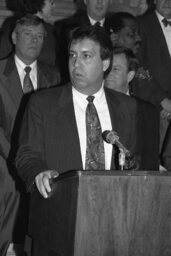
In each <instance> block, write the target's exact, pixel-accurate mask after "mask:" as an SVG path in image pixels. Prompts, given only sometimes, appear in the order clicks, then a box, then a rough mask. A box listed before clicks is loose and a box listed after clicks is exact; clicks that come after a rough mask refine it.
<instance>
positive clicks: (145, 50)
mask: <svg viewBox="0 0 171 256" xmlns="http://www.w3.org/2000/svg"><path fill="white" fill-rule="evenodd" d="M84 4H85V7H86V8H85V12H84V13H82V12H81V13H78V14H75V15H74V16H72V17H69V18H67V19H65V20H62V21H58V22H56V23H54V24H53V25H52V24H50V23H49V22H48V17H49V16H50V15H51V12H52V9H53V8H54V5H55V2H54V1H53V0H39V1H38V0H37V1H36V0H32V1H31V0H25V1H24V0H18V12H17V15H16V17H13V18H11V19H9V21H6V22H5V23H4V25H3V26H2V28H1V33H0V255H2V256H5V255H6V253H7V249H8V247H9V244H10V243H11V241H14V240H15V230H17V232H19V231H20V227H19V226H20V224H21V223H23V225H25V228H24V229H22V230H21V233H22V237H25V236H26V235H27V224H28V223H27V217H28V212H29V204H28V203H29V197H28V196H27V192H32V191H33V190H34V189H36V188H37V189H38V191H39V192H40V194H41V195H42V197H44V198H45V199H46V198H48V194H49V193H50V192H51V185H50V184H51V179H52V178H54V177H58V176H59V175H60V174H61V173H63V172H67V171H70V170H78V169H79V170H118V169H120V168H121V166H120V162H119V151H120V148H119V147H118V146H117V145H114V146H113V145H112V144H110V143H107V142H106V141H105V140H104V139H103V136H102V134H103V132H104V131H106V130H109V131H111V130H112V131H115V132H116V133H117V136H119V139H120V141H121V142H122V144H123V145H125V147H126V148H128V149H129V151H130V152H131V153H132V155H133V156H134V164H132V162H131V161H130V159H126V160H125V164H124V167H123V166H122V168H125V169H126V170H132V169H136V170H154V171H169V170H171V125H170V119H171V72H170V67H171V2H170V1H167V0H154V9H153V10H150V11H148V12H147V14H144V15H142V16H141V17H136V16H134V15H132V14H130V13H126V12H117V13H115V12H113V13H111V12H110V4H111V1H110V0H102V1H98V0H84ZM135 166H136V167H135ZM31 224H32V223H29V225H31ZM29 235H30V236H31V234H29ZM22 242H24V241H22ZM31 255H33V256H40V255H41V256H52V255H57V254H55V252H54V251H53V250H52V249H50V248H48V247H47V245H45V244H42V242H41V241H38V240H34V239H33V241H32V248H31Z"/></svg>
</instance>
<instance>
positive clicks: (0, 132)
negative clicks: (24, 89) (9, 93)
mask: <svg viewBox="0 0 171 256" xmlns="http://www.w3.org/2000/svg"><path fill="white" fill-rule="evenodd" d="M5 116H6V115H5V110H4V105H3V101H2V98H1V96H0V155H1V157H2V158H4V159H5V160H6V159H7V157H8V154H9V151H10V135H9V134H8V129H7V127H5V124H6V120H5Z"/></svg>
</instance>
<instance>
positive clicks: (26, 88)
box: [23, 66, 33, 93]
mask: <svg viewBox="0 0 171 256" xmlns="http://www.w3.org/2000/svg"><path fill="white" fill-rule="evenodd" d="M24 70H25V72H26V74H25V77H24V81H23V92H24V93H29V92H31V91H33V84H32V81H31V78H30V71H31V67H29V66H26V67H25V68H24Z"/></svg>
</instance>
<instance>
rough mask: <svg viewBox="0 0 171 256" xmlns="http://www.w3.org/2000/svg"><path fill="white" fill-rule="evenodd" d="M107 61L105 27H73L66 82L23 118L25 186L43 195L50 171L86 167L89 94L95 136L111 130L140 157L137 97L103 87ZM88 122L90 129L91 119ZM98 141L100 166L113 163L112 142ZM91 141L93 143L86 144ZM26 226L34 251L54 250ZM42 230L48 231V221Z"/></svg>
mask: <svg viewBox="0 0 171 256" xmlns="http://www.w3.org/2000/svg"><path fill="white" fill-rule="evenodd" d="M111 64H112V45H111V41H110V38H109V36H108V34H107V32H106V31H105V29H103V28H101V27H96V26H90V25H87V26H83V27H79V28H78V29H76V30H75V31H74V32H73V34H72V38H71V43H70V46H69V70H70V78H71V82H70V83H69V84H67V85H65V86H61V87H60V88H51V89H49V90H48V91H46V92H43V91H42V92H38V93H37V94H34V95H32V97H31V98H30V101H29V104H28V107H27V110H26V112H25V116H24V119H23V124H22V128H21V133H20V146H19V150H18V153H17V158H16V163H17V169H18V173H19V175H20V177H21V178H22V179H23V181H24V182H25V183H26V188H27V190H28V191H32V190H33V189H34V185H36V187H37V189H38V190H39V192H40V193H41V195H42V196H43V197H44V198H48V194H49V192H50V191H51V186H50V180H51V178H53V176H58V175H59V174H60V173H63V172H66V171H71V170H78V169H79V170H80V169H89V168H87V163H89V161H87V160H88V155H89V154H88V153H87V152H88V145H89V140H88V141H87V139H88V138H89V136H88V130H87V131H86V127H87V126H88V124H89V123H87V122H86V116H87V115H86V113H87V109H88V107H89V103H88V100H89V97H88V96H93V97H94V101H93V103H94V106H95V109H96V111H97V114H98V118H99V120H100V124H101V136H98V140H101V139H102V132H103V131H105V130H115V131H116V132H117V133H118V136H119V138H120V140H121V141H122V143H123V144H124V145H125V146H126V147H127V148H128V149H129V150H130V151H131V152H132V154H135V155H136V156H137V157H139V158H140V155H139V152H138V151H139V148H138V145H137V136H138V132H137V125H138V124H137V115H138V113H137V112H138V109H137V104H136V101H135V100H134V99H131V98H130V97H128V96H126V95H124V94H120V93H118V92H115V91H113V90H110V89H108V88H104V86H103V84H104V82H103V80H104V78H105V77H106V75H107V74H108V72H109V71H110V68H111ZM93 113H94V111H93ZM95 120H97V119H96V118H95ZM90 124H91V129H93V127H94V125H93V123H92V122H90ZM102 145H103V146H104V169H107V170H110V169H115V168H118V167H117V166H115V162H114V159H113V158H114V156H113V153H114V152H113V147H112V145H111V144H108V143H106V142H105V141H103V143H102ZM93 146H94V143H92V144H91V147H92V148H93ZM98 148H100V147H98ZM94 153H97V151H95V152H94ZM99 160H101V158H100V159H99ZM96 163H97V164H98V163H99V162H98V161H96ZM140 168H141V165H140ZM92 169H93V168H92ZM94 169H98V168H94ZM40 217H41V216H40ZM45 225H46V223H45ZM46 228H47V229H46ZM29 230H30V235H31V236H32V237H33V239H34V253H33V255H34V256H35V255H46V256H48V255H58V253H57V252H53V251H52V249H50V248H49V247H48V244H44V243H43V242H42V243H41V241H38V239H39V238H38V237H36V236H35V232H36V227H35V226H34V227H33V226H32V223H31V222H30V224H29ZM45 230H48V227H47V226H46V227H45ZM48 232H50V231H49V230H48V231H47V233H48Z"/></svg>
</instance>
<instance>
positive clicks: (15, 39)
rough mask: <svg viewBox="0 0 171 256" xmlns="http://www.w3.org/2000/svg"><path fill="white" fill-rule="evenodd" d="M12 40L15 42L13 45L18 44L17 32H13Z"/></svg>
mask: <svg viewBox="0 0 171 256" xmlns="http://www.w3.org/2000/svg"><path fill="white" fill-rule="evenodd" d="M11 38H12V42H13V44H16V41H17V35H16V32H15V31H13V32H12V35H11Z"/></svg>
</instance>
